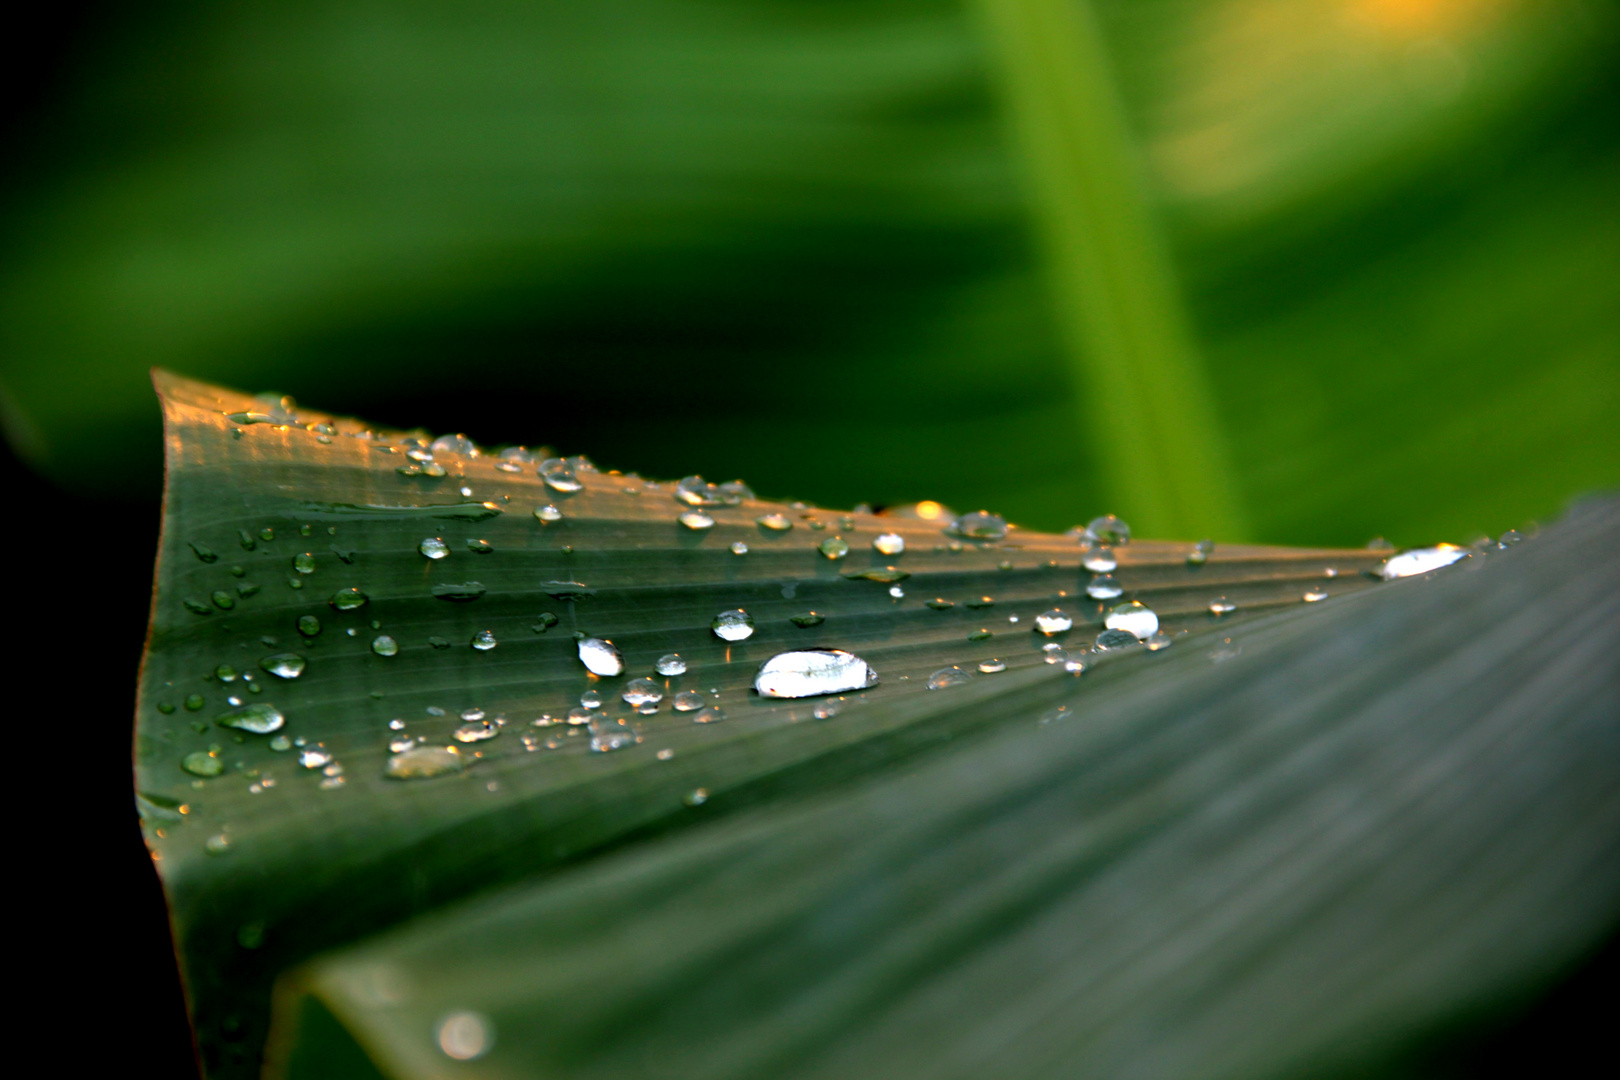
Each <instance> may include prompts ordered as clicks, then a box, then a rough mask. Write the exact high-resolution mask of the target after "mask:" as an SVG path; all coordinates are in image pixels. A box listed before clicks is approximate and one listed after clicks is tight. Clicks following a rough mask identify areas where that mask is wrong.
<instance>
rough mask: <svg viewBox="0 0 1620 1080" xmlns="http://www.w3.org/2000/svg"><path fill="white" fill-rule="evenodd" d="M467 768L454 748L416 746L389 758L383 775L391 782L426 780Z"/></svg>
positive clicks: (465, 760)
mask: <svg viewBox="0 0 1620 1080" xmlns="http://www.w3.org/2000/svg"><path fill="white" fill-rule="evenodd" d="M466 767H467V759H466V758H465V757H464V756H463V755H462V753H461V751H460V750H458V749H456V748H455V747H454V746H418V747H416V748H415V749H414V750H404V751H401V752H400V753H397V754H395V755H394V756H393V757H391V758H389V759H388V761H387V763H386V764H384V766H383V775H384V776H386V777H388V778H389V779H391V780H427V779H429V778H431V777H435V776H444V775H446V774H448V773H458V772H460V771H461V770H463V769H465V768H466Z"/></svg>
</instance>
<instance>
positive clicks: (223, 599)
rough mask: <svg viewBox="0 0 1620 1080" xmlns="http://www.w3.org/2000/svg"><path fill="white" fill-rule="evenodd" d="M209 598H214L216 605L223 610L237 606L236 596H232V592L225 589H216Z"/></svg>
mask: <svg viewBox="0 0 1620 1080" xmlns="http://www.w3.org/2000/svg"><path fill="white" fill-rule="evenodd" d="M209 599H210V600H212V601H213V602H214V606H215V607H217V608H219V610H221V611H229V610H231V608H233V607H235V606H236V598H235V597H233V596H231V594H230V593H228V592H226V591H225V590H223V589H219V590H216V591H215V593H214V594H213V595H212V596H210V597H209Z"/></svg>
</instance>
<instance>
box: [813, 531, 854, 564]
mask: <svg viewBox="0 0 1620 1080" xmlns="http://www.w3.org/2000/svg"><path fill="white" fill-rule="evenodd" d="M816 550H817V551H819V552H821V553H822V554H823V555H825V556H827V558H829V559H842V558H843V557H844V556H845V555H848V554H849V542H848V541H846V540H845V539H843V538H842V537H839V536H829V537H827V539H825V540H823V541H822V542H821V543H820V544H818V545H816Z"/></svg>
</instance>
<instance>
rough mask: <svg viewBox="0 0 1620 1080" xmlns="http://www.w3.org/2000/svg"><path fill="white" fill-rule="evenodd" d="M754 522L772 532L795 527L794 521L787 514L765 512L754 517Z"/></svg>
mask: <svg viewBox="0 0 1620 1080" xmlns="http://www.w3.org/2000/svg"><path fill="white" fill-rule="evenodd" d="M754 524H756V525H758V526H759V527H760V528H762V529H769V530H770V531H771V532H787V531H788V530H789V529H791V528H793V522H792V521H790V520H789V519H788V517H787V515H786V514H763V515H761V516H759V517H757V518H755V519H754Z"/></svg>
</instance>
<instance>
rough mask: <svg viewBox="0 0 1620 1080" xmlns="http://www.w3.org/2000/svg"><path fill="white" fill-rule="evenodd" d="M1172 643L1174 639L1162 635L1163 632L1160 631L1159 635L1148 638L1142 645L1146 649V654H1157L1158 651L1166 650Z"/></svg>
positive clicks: (1167, 635) (1164, 634)
mask: <svg viewBox="0 0 1620 1080" xmlns="http://www.w3.org/2000/svg"><path fill="white" fill-rule="evenodd" d="M1174 641H1175V638H1173V637H1171V636H1170V635H1169V634H1166V633H1164V632H1163V631H1160V632H1159V633H1156V634H1154V635H1153V636H1152V637H1150V638H1148V639H1147V640H1146V641H1144V642H1142V644H1144V645H1146V646H1147V647H1148V652H1158V651H1159V650H1160V649H1168V648H1169V647H1170V645H1171V643H1173V642H1174Z"/></svg>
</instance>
